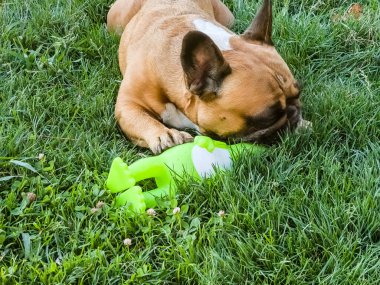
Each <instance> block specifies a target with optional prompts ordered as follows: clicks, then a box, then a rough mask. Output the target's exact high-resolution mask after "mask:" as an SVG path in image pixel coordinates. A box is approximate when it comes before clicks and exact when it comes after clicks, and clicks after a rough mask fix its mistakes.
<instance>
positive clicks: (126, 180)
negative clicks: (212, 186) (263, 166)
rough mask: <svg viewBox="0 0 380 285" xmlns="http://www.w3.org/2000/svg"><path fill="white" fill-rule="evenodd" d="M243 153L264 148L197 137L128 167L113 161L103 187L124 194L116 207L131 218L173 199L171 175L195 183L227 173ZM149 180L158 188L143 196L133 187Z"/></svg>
mask: <svg viewBox="0 0 380 285" xmlns="http://www.w3.org/2000/svg"><path fill="white" fill-rule="evenodd" d="M244 150H249V151H250V153H253V154H260V153H262V152H263V151H264V150H265V148H264V147H261V146H258V145H254V144H247V143H238V144H234V145H227V144H226V143H224V142H220V141H216V140H213V139H211V138H209V137H206V136H196V137H195V138H194V141H193V142H191V143H185V144H182V145H177V146H175V147H172V148H170V149H168V150H166V151H164V152H163V153H161V154H160V155H157V156H153V157H147V158H142V159H139V160H137V161H136V162H134V163H132V164H131V165H129V166H128V165H127V164H125V163H124V162H123V160H122V159H121V158H120V157H117V158H115V159H114V160H113V162H112V165H111V169H110V172H109V175H108V179H107V182H106V186H107V188H108V189H109V190H110V192H111V193H119V192H123V191H124V192H123V193H121V194H119V195H118V196H117V197H116V206H127V209H128V213H130V214H131V215H133V214H138V213H143V212H145V210H146V209H147V208H153V207H155V206H156V205H157V198H161V199H162V198H165V199H170V200H172V199H175V195H176V190H177V186H176V184H175V182H174V179H173V177H174V175H179V177H182V176H183V175H189V176H192V177H194V178H196V179H203V178H207V177H211V176H212V175H214V174H215V171H216V169H230V168H231V167H232V161H233V158H234V154H237V153H241V152H244ZM149 178H154V180H155V182H156V185H157V188H156V189H153V190H150V191H144V192H143V191H142V188H141V187H140V186H137V185H136V183H138V182H139V181H142V180H145V179H149Z"/></svg>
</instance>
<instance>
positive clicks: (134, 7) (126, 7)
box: [107, 0, 145, 35]
mask: <svg viewBox="0 0 380 285" xmlns="http://www.w3.org/2000/svg"><path fill="white" fill-rule="evenodd" d="M144 2H145V0H116V2H115V3H113V4H112V6H111V8H110V10H109V11H108V14H107V28H108V30H109V31H112V32H115V33H117V34H119V35H121V34H122V33H123V31H124V28H125V26H126V25H127V24H128V22H129V21H130V20H131V19H132V18H133V16H135V15H136V13H137V12H138V11H139V10H140V9H141V7H142V5H143V4H144Z"/></svg>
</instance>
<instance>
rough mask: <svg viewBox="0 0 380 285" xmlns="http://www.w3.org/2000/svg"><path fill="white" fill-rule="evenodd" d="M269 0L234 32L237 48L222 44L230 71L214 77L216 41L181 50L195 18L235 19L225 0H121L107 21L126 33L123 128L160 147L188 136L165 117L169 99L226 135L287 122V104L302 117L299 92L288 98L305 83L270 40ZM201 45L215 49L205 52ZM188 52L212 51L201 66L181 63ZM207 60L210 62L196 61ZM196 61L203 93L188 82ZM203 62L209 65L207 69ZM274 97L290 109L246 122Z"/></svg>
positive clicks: (120, 101)
mask: <svg viewBox="0 0 380 285" xmlns="http://www.w3.org/2000/svg"><path fill="white" fill-rule="evenodd" d="M270 5H271V4H270V1H268V0H264V5H263V8H262V11H260V12H259V14H258V16H257V17H256V19H255V20H254V22H253V23H252V25H251V27H250V28H249V29H248V30H247V31H246V33H244V34H243V35H242V36H238V35H234V36H233V37H232V38H231V40H230V45H231V48H232V49H231V50H226V51H221V54H222V60H224V63H223V66H224V68H226V66H227V65H228V68H230V72H226V74H222V73H221V78H220V79H219V80H214V76H212V74H211V71H210V70H215V72H217V71H218V68H219V67H216V66H215V64H216V63H214V62H218V60H211V61H208V57H211V58H213V57H214V56H217V55H216V54H215V53H213V52H212V50H213V49H212V48H211V49H210V48H207V49H197V50H194V51H192V52H193V53H194V54H190V55H188V54H183V53H181V51H182V48H183V47H184V45H185V44H187V43H186V42H184V41H186V39H185V36H186V35H187V34H188V33H189V32H193V31H194V30H195V27H194V25H193V24H192V23H193V21H194V20H195V19H200V18H202V19H204V20H207V21H209V22H211V23H213V24H215V25H219V26H220V25H223V26H226V27H231V25H232V23H233V15H232V14H231V12H230V11H229V10H228V9H227V7H226V6H225V5H224V4H223V3H222V2H220V1H219V0H177V1H171V0H161V1H157V0H117V1H116V2H115V3H114V4H113V6H112V7H111V9H110V11H109V13H108V18H107V25H108V28H109V29H110V30H112V31H115V32H117V33H122V37H121V40H120V47H119V65H120V70H121V73H122V75H123V81H122V83H121V86H120V90H119V94H118V98H117V102H116V107H115V113H116V119H117V121H118V123H119V125H120V127H121V129H122V131H123V132H124V133H125V134H126V135H127V136H128V137H129V138H130V139H131V140H132V141H133V142H134V143H136V144H137V145H139V146H142V147H149V148H150V149H151V150H152V151H153V152H154V153H159V152H161V151H162V150H164V149H166V148H168V147H171V146H173V145H176V144H180V143H183V142H186V141H190V140H191V139H192V137H191V136H190V135H189V134H188V133H186V132H184V131H181V130H177V129H175V128H171V127H170V126H165V125H164V124H163V122H162V120H161V114H162V113H163V112H165V108H166V104H167V103H172V104H174V105H175V106H176V107H177V109H178V110H180V111H181V112H182V113H183V114H185V115H186V116H187V117H188V118H189V119H190V120H191V121H192V122H193V123H194V124H195V125H197V126H198V127H199V131H200V132H201V133H203V134H213V135H214V136H217V137H218V138H222V139H227V138H230V137H233V138H241V139H243V140H252V141H259V142H260V141H262V140H263V138H265V137H268V136H270V135H272V134H273V133H276V132H277V131H278V130H279V129H282V128H283V127H284V126H286V125H288V124H289V122H290V121H289V118H287V114H289V113H287V110H288V109H292V116H295V115H294V112H293V111H294V108H295V109H296V110H297V114H296V117H297V118H296V119H294V118H295V117H294V118H293V119H294V120H293V121H292V122H291V123H292V124H296V123H297V122H298V121H299V120H300V119H301V113H300V103H299V99H294V100H291V101H292V103H291V106H290V105H289V100H287V98H293V97H297V96H298V95H299V92H300V91H299V88H298V84H297V82H296V81H295V79H294V77H293V75H292V73H291V72H290V70H289V68H288V66H287V65H286V63H285V62H284V60H283V59H282V58H281V56H280V55H279V54H278V53H277V51H276V49H275V48H274V46H272V44H271V43H272V41H271V30H272V29H271V24H272V14H271V13H272V12H271V9H269V7H270ZM269 11H270V15H268V14H267V13H269ZM262 21H264V22H262ZM268 25H270V27H269V26H268ZM184 39H185V40H184ZM200 42H201V43H200V44H201V45H202V44H208V45H212V43H210V42H209V39H207V37H206V38H205V40H204V43H203V42H202V41H201V40H200ZM198 50H199V51H198ZM202 50H203V51H204V50H207V52H209V51H210V50H211V52H210V54H201V52H202ZM216 53H217V52H216ZM184 56H193V58H199V59H204V58H206V61H207V62H206V63H203V62H202V60H201V61H200V63H199V64H198V63H197V64H195V67H194V66H188V65H186V64H184V63H183V64H182V65H181V57H182V62H189V61H188V60H187V61H186V60H183V59H184ZM202 64H205V65H204V66H203V67H202V66H198V65H202ZM210 65H211V66H210ZM191 68H192V69H194V68H195V69H196V71H198V72H200V73H199V74H202V76H199V78H195V79H194V80H200V81H201V82H200V84H201V85H197V86H198V87H199V88H200V89H201V91H202V92H203V93H202V92H201V93H202V94H199V92H198V91H199V90H198V91H197V92H195V91H194V90H193V89H191V84H190V83H189V82H188V78H189V76H190V75H191V74H195V76H197V74H198V73H197V72H195V73H191V72H194V70H190V69H191ZM200 68H205V72H206V73H205V74H203V73H202V72H203V71H202V70H201V71H199V69H200ZM207 72H209V73H207ZM215 72H214V73H215ZM227 73H228V74H227ZM189 74H190V75H189ZM190 78H192V77H191V76H190ZM213 80H214V81H213ZM195 83H198V82H195ZM202 84H203V85H202ZM211 85H212V86H211ZM202 86H204V87H202ZM210 86H211V87H213V88H209V87H210ZM210 90H211V91H210ZM276 103H278V104H280V105H281V106H282V108H283V110H282V111H284V110H285V112H284V114H285V115H284V116H281V118H280V119H279V120H278V121H276V122H275V123H274V124H273V126H271V127H268V128H266V129H264V130H263V129H261V130H259V129H257V128H255V126H252V125H250V124H249V123H248V122H250V120H247V118H252V117H255V116H257V115H259V114H265V111H266V110H267V109H268V108H271V106H273V105H275V104H276ZM294 106H295V107H294ZM280 111H281V110H280ZM272 117H273V114H272ZM261 119H262V118H261ZM250 132H252V133H250Z"/></svg>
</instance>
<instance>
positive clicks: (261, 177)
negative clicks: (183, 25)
mask: <svg viewBox="0 0 380 285" xmlns="http://www.w3.org/2000/svg"><path fill="white" fill-rule="evenodd" d="M225 2H226V3H227V4H228V5H229V6H230V8H231V9H233V11H234V14H235V16H236V18H237V20H236V24H235V26H234V30H235V31H236V32H242V31H244V28H245V27H247V25H248V24H249V22H250V20H251V18H252V15H254V13H255V11H256V9H257V7H258V2H261V1H256V0H229V1H225ZM274 2H275V5H274V37H273V39H274V42H275V44H276V46H277V49H278V50H279V52H280V54H282V55H283V57H284V59H285V60H286V62H288V64H289V66H290V67H291V69H292V70H293V72H294V73H295V75H296V77H297V78H298V79H300V80H301V81H303V83H304V89H303V93H302V101H303V106H304V111H303V112H304V117H305V118H306V119H308V120H310V121H312V122H313V125H314V128H313V130H312V131H304V132H301V133H294V134H287V135H285V136H284V137H283V139H282V142H281V143H280V144H279V145H277V146H273V147H271V148H269V149H268V151H267V152H266V153H265V154H264V155H263V156H262V157H260V158H256V157H250V156H242V157H240V158H239V159H238V161H237V163H236V164H235V166H234V168H233V169H232V170H231V171H228V172H227V173H225V174H220V175H218V176H217V177H215V178H213V179H211V180H208V181H203V182H197V181H193V180H191V179H183V180H181V181H179V187H180V193H179V195H178V197H177V200H178V207H180V208H181V211H180V213H178V214H173V207H175V206H176V205H166V204H165V205H162V206H161V207H159V208H157V209H156V211H157V215H156V216H155V217H150V216H148V215H146V214H144V215H141V216H138V217H134V218H128V217H126V215H125V211H124V210H123V209H117V208H115V207H113V204H112V203H113V201H114V198H115V197H114V195H112V194H109V193H108V192H107V191H106V190H105V185H104V183H105V179H106V177H107V172H108V169H109V167H110V164H111V161H112V159H113V158H114V157H116V156H121V157H122V158H123V159H125V160H126V161H127V162H128V163H131V162H133V161H135V160H136V159H138V158H140V157H142V156H145V155H150V153H149V152H148V151H146V150H143V149H140V148H137V147H134V146H133V145H132V144H131V143H130V142H129V141H128V140H126V139H125V138H124V136H123V135H122V134H121V133H120V131H119V129H118V128H117V125H116V123H115V120H114V116H113V106H114V103H115V98H116V94H117V90H118V86H119V83H120V80H121V76H120V73H119V70H118V63H117V49H118V38H117V37H116V36H113V35H110V34H109V33H108V32H107V30H106V28H105V16H106V13H107V11H108V7H109V5H110V4H111V0H91V1H90V0H67V1H60V0H25V1H20V0H4V1H1V2H0V31H1V34H0V284H379V280H380V178H379V177H380V142H379V138H380V3H379V1H378V0H366V1H361V4H362V8H363V10H362V12H361V13H360V11H359V13H357V14H355V13H353V12H352V9H351V10H349V8H350V6H351V3H352V2H351V1H346V0H340V1H338V0H334V1H333V0H326V1H312V0H293V1H290V0H285V1H274ZM100 201H102V202H104V205H102V204H101V203H100V204H98V203H99V202H100ZM96 206H98V208H97V207H96ZM220 210H223V211H225V215H224V216H219V215H218V212H219V211H220ZM125 239H130V241H131V244H130V245H125V244H124V241H125Z"/></svg>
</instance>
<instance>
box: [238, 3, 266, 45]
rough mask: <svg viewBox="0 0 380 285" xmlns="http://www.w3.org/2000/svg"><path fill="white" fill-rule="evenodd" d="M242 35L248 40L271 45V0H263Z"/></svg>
mask: <svg viewBox="0 0 380 285" xmlns="http://www.w3.org/2000/svg"><path fill="white" fill-rule="evenodd" d="M242 37H243V39H245V40H248V41H259V42H262V43H266V44H268V45H273V42H272V3H271V0H264V3H263V6H262V7H261V9H260V11H259V12H258V13H257V15H256V17H255V19H254V20H253V22H252V24H251V26H250V27H249V28H248V29H247V30H246V31H245V33H244V34H243V36H242Z"/></svg>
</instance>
